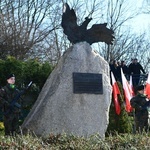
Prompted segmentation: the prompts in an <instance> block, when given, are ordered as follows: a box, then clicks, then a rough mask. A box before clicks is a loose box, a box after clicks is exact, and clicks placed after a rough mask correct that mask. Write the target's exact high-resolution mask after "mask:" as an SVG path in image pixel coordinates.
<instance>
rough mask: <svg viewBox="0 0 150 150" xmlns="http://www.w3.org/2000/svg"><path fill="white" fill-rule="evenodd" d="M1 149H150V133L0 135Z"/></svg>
mask: <svg viewBox="0 0 150 150" xmlns="http://www.w3.org/2000/svg"><path fill="white" fill-rule="evenodd" d="M0 149H2V150H3V149H7V150H149V149H150V134H147V133H143V134H117V133H116V134H115V135H113V136H112V135H109V136H108V137H106V138H105V139H101V137H100V136H99V135H98V134H95V135H92V136H90V137H88V138H84V137H77V136H74V135H67V134H63V135H52V134H51V135H50V136H49V137H48V138H47V139H42V138H38V137H36V136H32V135H31V134H27V135H17V136H14V137H12V136H4V135H3V134H2V135H0Z"/></svg>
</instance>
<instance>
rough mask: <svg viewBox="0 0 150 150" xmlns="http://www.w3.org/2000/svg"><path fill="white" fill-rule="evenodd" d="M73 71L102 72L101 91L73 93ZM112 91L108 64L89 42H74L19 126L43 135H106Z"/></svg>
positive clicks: (24, 129)
mask: <svg viewBox="0 0 150 150" xmlns="http://www.w3.org/2000/svg"><path fill="white" fill-rule="evenodd" d="M73 72H78V73H96V74H102V83H103V94H93V93H91V94H89V93H81V94H76V93H74V92H73ZM111 92H112V91H111V85H110V76H109V65H108V63H107V62H106V61H105V60H104V59H103V58H102V57H101V56H100V55H99V54H98V53H97V52H96V51H94V50H92V48H91V47H90V45H89V44H88V43H86V42H81V43H77V44H75V45H73V46H72V47H71V48H69V49H68V50H67V51H66V52H65V53H64V55H63V56H62V58H61V59H60V61H59V63H58V65H57V66H56V68H55V69H54V70H53V72H52V73H51V74H50V76H49V77H48V79H47V81H46V83H45V85H44V86H43V89H42V91H41V93H40V95H39V97H38V99H37V101H36V102H35V104H34V106H33V108H32V110H31V111H30V113H29V114H28V116H27V118H26V119H25V121H24V123H23V125H22V129H23V131H27V130H30V131H32V132H34V133H35V134H36V135H37V136H42V137H48V136H49V135H50V134H54V135H57V134H62V133H67V134H74V135H77V136H90V135H93V134H95V133H98V134H100V135H101V137H105V132H106V129H107V126H108V123H109V107H110V103H111Z"/></svg>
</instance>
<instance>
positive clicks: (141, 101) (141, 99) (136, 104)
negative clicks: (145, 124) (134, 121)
mask: <svg viewBox="0 0 150 150" xmlns="http://www.w3.org/2000/svg"><path fill="white" fill-rule="evenodd" d="M130 104H131V106H132V107H133V108H135V115H136V116H144V115H146V116H147V117H148V110H147V107H149V106H150V101H147V100H146V96H145V95H143V94H140V93H138V94H137V95H136V96H135V97H133V98H132V99H131V100H130Z"/></svg>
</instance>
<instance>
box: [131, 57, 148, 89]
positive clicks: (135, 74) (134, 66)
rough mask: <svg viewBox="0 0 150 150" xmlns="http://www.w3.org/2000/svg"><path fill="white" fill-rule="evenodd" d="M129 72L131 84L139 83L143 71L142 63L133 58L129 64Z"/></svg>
mask: <svg viewBox="0 0 150 150" xmlns="http://www.w3.org/2000/svg"><path fill="white" fill-rule="evenodd" d="M129 72H130V75H132V81H133V86H134V87H136V86H137V85H138V84H139V80H140V74H141V72H143V73H144V74H146V73H145V70H144V69H143V67H142V65H141V64H140V63H139V62H138V61H137V59H136V58H135V59H133V62H132V63H131V64H130V65H129Z"/></svg>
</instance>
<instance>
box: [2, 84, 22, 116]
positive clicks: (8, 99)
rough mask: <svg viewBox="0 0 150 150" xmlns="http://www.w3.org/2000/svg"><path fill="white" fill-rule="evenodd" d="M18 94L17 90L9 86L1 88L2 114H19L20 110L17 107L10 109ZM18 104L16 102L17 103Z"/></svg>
mask: <svg viewBox="0 0 150 150" xmlns="http://www.w3.org/2000/svg"><path fill="white" fill-rule="evenodd" d="M18 94H19V90H18V89H16V88H13V89H12V88H11V87H10V84H7V85H6V86H4V87H3V88H1V89H0V106H1V107H2V110H3V112H4V113H6V112H9V110H10V109H12V110H13V111H12V110H11V112H10V113H19V112H20V108H18V107H15V106H14V107H13V108H11V103H12V101H13V100H14V98H15V97H16V96H17V95H18ZM17 102H18V101H17Z"/></svg>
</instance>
